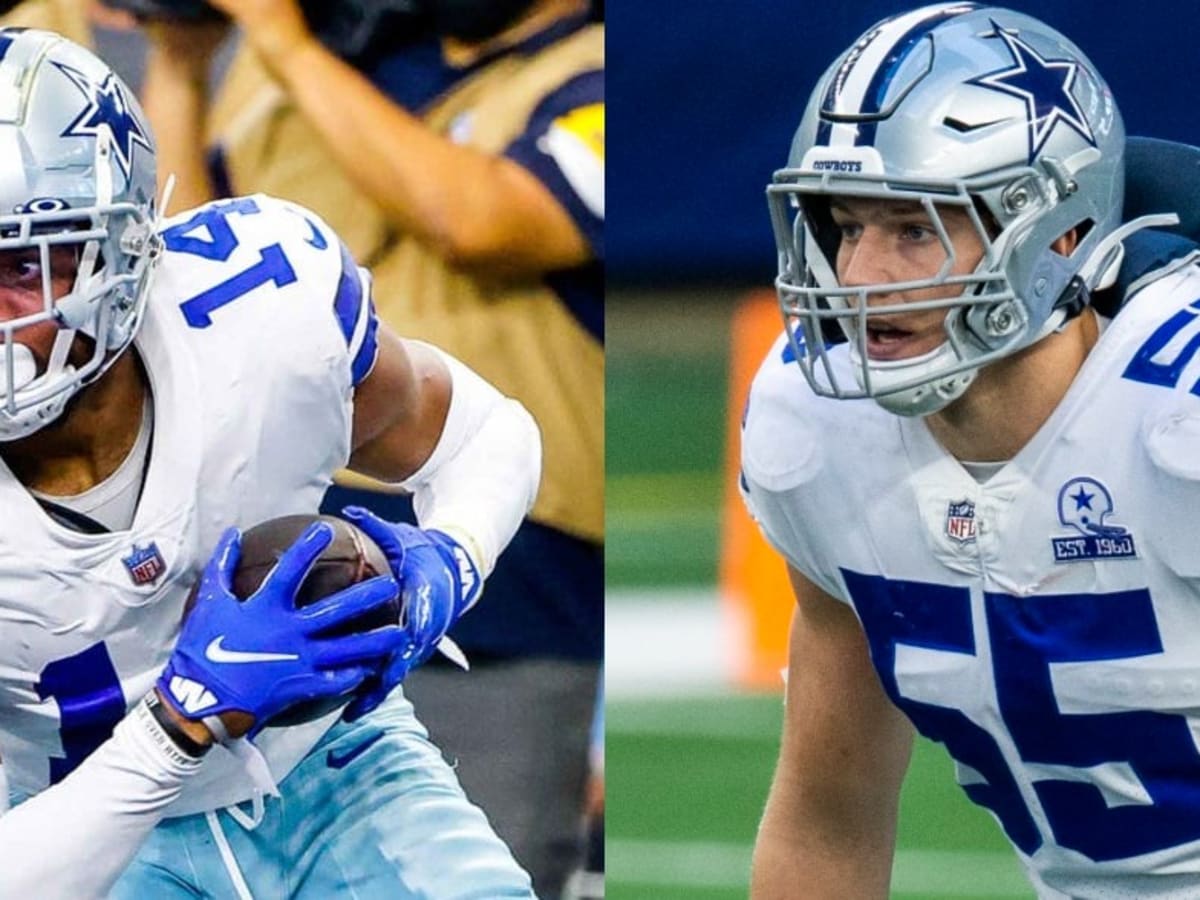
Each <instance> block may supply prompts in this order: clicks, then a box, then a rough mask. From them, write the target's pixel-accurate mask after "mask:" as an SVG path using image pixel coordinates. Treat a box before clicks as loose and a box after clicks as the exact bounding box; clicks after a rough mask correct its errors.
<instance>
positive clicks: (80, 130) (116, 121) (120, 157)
mask: <svg viewBox="0 0 1200 900" xmlns="http://www.w3.org/2000/svg"><path fill="white" fill-rule="evenodd" d="M54 65H55V66H56V67H57V68H58V69H59V70H60V71H61V72H62V73H63V74H64V75H66V76H67V78H69V79H70V80H71V83H72V84H74V85H75V87H77V88H79V90H80V92H81V93H82V94H83V96H84V97H85V98H86V99H87V106H85V107H84V108H83V111H82V112H80V113H79V115H77V116H76V117H75V119H74V121H73V122H71V124H70V125H68V126H67V130H66V131H64V132H63V133H62V136H63V137H96V136H97V135H98V134H99V133H100V129H101V128H107V129H108V131H109V133H110V134H111V135H112V142H113V157H114V159H116V161H117V165H118V166H119V167H120V169H121V172H122V173H123V174H124V175H125V177H126V178H129V173H130V170H131V168H132V166H133V149H134V145H135V144H141V145H142V147H144V148H145V149H146V150H148V151H153V149H154V148H153V146H152V145H151V143H150V137H149V135H148V134H147V133H146V129H145V128H143V127H142V123H141V122H139V121H138V118H137V114H136V113H134V111H133V104H132V102H131V100H130V99H129V97H128V96H127V95H126V93H125V88H124V86H123V85H122V84H121V81H120V80H119V79H118V78H117V76H116V75H114V74H113V73H112V72H109V73H108V74H107V75H105V76H104V81H103V82H101V83H100V84H94V83H93V82H92V81H90V80H89V79H88V77H87V76H86V75H84V74H83V73H82V72H78V71H76V70H75V69H72V68H71V67H70V66H66V65H63V64H62V63H59V62H56V63H54Z"/></svg>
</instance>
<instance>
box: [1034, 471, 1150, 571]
mask: <svg viewBox="0 0 1200 900" xmlns="http://www.w3.org/2000/svg"><path fill="white" fill-rule="evenodd" d="M1112 511H1113V499H1112V494H1110V493H1109V492H1108V488H1106V487H1105V486H1104V485H1103V484H1101V483H1100V482H1099V481H1097V480H1096V479H1095V478H1089V477H1087V476H1080V477H1078V478H1072V479H1071V480H1070V481H1068V482H1067V483H1066V484H1064V485H1063V486H1062V487H1061V488H1060V489H1059V492H1058V521H1059V522H1060V523H1061V524H1062V525H1063V526H1064V527H1066V528H1070V529H1072V533H1071V534H1070V535H1068V536H1066V537H1052V538H1051V539H1050V545H1051V546H1052V547H1053V549H1054V561H1055V562H1082V561H1084V560H1089V559H1133V558H1134V557H1136V556H1137V549H1136V548H1135V547H1134V544H1133V535H1132V534H1130V533H1129V529H1128V528H1126V527H1125V526H1124V525H1116V524H1114V523H1111V522H1106V521H1105V519H1107V518H1108V516H1109V515H1110V514H1111V513H1112Z"/></svg>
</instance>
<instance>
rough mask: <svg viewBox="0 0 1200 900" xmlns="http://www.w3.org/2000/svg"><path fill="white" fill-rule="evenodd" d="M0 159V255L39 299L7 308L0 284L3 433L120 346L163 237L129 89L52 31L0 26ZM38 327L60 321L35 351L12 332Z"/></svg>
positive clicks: (20, 433)
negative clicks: (36, 286) (32, 284)
mask: <svg viewBox="0 0 1200 900" xmlns="http://www.w3.org/2000/svg"><path fill="white" fill-rule="evenodd" d="M0 160H2V161H3V164H2V165H0V258H3V259H12V258H17V259H19V260H22V262H20V263H13V264H12V265H20V266H24V267H25V269H27V270H28V271H30V272H34V273H36V272H38V271H39V269H40V275H41V283H42V287H41V295H42V303H41V306H40V308H38V309H36V310H34V311H27V310H24V309H22V310H17V311H15V312H14V310H13V305H12V303H11V302H7V301H6V299H5V294H6V287H5V284H4V283H0V441H10V440H15V439H17V438H21V437H24V436H25V435H28V434H30V433H32V432H34V431H36V430H38V429H39V428H41V427H43V426H44V425H46V424H48V423H49V422H52V421H54V419H56V418H57V417H58V416H59V415H61V413H62V411H63V409H64V407H65V406H66V404H67V401H68V400H69V399H70V398H71V397H72V396H74V395H75V394H76V393H77V392H78V391H79V390H80V388H82V387H83V386H84V385H86V384H88V383H89V382H91V381H94V380H95V379H96V378H97V377H99V376H100V375H101V374H102V373H103V372H104V371H105V369H106V368H107V367H108V366H109V365H110V364H111V363H112V362H113V361H114V360H115V359H116V358H117V356H118V355H119V354H120V353H121V351H123V350H124V349H125V348H126V347H128V346H129V343H130V342H131V341H132V340H133V337H134V334H135V332H136V331H137V327H138V324H139V321H140V319H141V314H142V309H143V306H144V303H145V296H146V291H147V286H148V281H149V278H150V274H151V271H152V269H153V263H154V261H155V260H156V259H157V257H158V255H159V249H160V246H161V241H160V239H159V238H158V236H157V234H156V233H155V213H154V207H155V193H156V185H155V161H154V140H153V138H152V136H151V133H150V129H149V127H148V126H147V125H146V121H145V119H144V118H143V115H142V111H141V109H140V107H139V106H138V103H137V101H136V99H135V98H134V95H133V93H132V92H131V91H130V90H129V88H128V87H126V86H125V84H124V83H122V81H121V79H120V78H118V77H117V75H116V74H114V73H113V71H112V70H111V69H110V68H109V67H108V66H107V65H105V64H104V63H103V62H101V61H100V60H99V59H97V58H96V57H95V56H93V55H92V54H91V53H90V52H88V51H87V50H85V49H83V48H82V47H79V46H77V45H76V44H73V43H71V42H70V41H68V40H65V39H64V38H62V37H60V36H58V35H56V34H51V33H49V32H45V31H34V30H21V29H0ZM64 248H65V249H64ZM20 251H24V255H21V253H20ZM64 259H65V260H66V264H67V265H68V268H67V269H66V271H61V270H60V271H59V272H58V276H57V277H58V279H59V280H60V283H61V281H62V278H63V276H64V275H65V276H69V280H68V283H69V285H70V287H69V289H67V290H66V292H65V294H63V295H61V296H58V297H56V296H55V293H54V290H53V289H52V280H53V279H54V278H55V271H54V266H61V265H63V261H64ZM72 269H73V270H74V271H73V272H72V271H71V270H72ZM0 271H7V269H6V268H0ZM48 325H52V326H53V327H54V328H55V329H57V331H56V333H55V335H54V342H53V347H52V349H51V350H50V351H49V353H48V358H42V359H40V358H37V355H35V353H34V352H33V351H32V350H31V348H30V346H29V345H28V343H23V342H22V336H23V334H24V335H29V334H31V331H29V330H28V329H36V328H37V327H38V326H41V328H42V329H43V330H44V329H45V328H46V327H48Z"/></svg>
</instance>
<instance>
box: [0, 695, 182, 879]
mask: <svg viewBox="0 0 1200 900" xmlns="http://www.w3.org/2000/svg"><path fill="white" fill-rule="evenodd" d="M199 766H200V760H187V759H184V758H182V757H181V755H180V754H179V753H178V752H175V753H169V752H167V751H165V750H164V748H162V747H161V746H159V745H158V743H157V741H156V739H155V738H154V737H153V736H152V733H151V731H150V730H148V729H146V728H144V727H142V723H140V722H139V720H138V718H137V716H136V714H132V715H130V716H127V717H126V718H125V719H124V720H123V721H122V722H120V723H119V724H118V725H117V728H116V730H115V731H114V732H113V736H112V737H111V738H109V739H108V740H107V741H105V742H104V743H103V744H102V745H101V746H100V747H99V749H97V750H96V752H95V753H93V754H92V755H91V756H90V757H88V758H87V759H86V760H85V761H84V762H83V764H82V765H80V766H79V768H78V769H76V770H75V771H74V772H72V773H71V774H70V775H69V776H67V778H65V779H64V780H63V781H61V782H60V783H58V784H56V785H54V786H53V787H50V788H47V789H46V790H45V791H42V792H41V793H40V794H38V795H37V796H35V797H33V798H31V799H29V800H27V801H26V802H24V803H22V804H20V805H19V806H17V807H15V808H13V809H11V810H9V811H8V812H7V813H5V814H4V815H3V816H0V858H3V859H4V860H5V864H4V865H3V866H0V897H39V898H44V900H68V898H72V900H73V898H79V897H103V896H106V895H107V893H108V891H109V889H110V888H111V887H112V886H113V884H114V883H115V882H116V881H117V879H118V878H119V877H120V876H121V873H122V872H123V871H124V870H125V868H126V867H127V866H128V865H129V863H130V862H131V861H132V860H133V857H134V856H135V855H136V853H137V851H138V849H139V848H140V847H141V845H142V843H143V841H145V839H146V837H147V835H149V833H150V831H151V830H152V829H153V828H154V827H155V826H156V825H157V824H158V823H159V822H160V821H161V820H162V818H163V816H164V814H165V813H166V810H167V807H168V806H170V804H171V803H172V802H173V801H174V800H175V799H176V798H177V797H178V796H179V794H180V790H181V788H182V785H183V783H184V782H185V780H186V779H187V778H188V777H189V776H190V775H191V774H192V773H193V772H194V771H195V770H197V769H198V768H199Z"/></svg>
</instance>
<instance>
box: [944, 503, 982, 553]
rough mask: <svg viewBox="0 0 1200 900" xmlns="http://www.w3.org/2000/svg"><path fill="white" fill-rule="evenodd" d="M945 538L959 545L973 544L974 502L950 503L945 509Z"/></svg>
mask: <svg viewBox="0 0 1200 900" xmlns="http://www.w3.org/2000/svg"><path fill="white" fill-rule="evenodd" d="M946 537H948V538H950V540H952V541H958V543H960V544H971V543H974V542H975V502H974V501H973V500H959V501H958V502H954V501H951V503H950V506H949V507H948V508H947V509H946Z"/></svg>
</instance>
